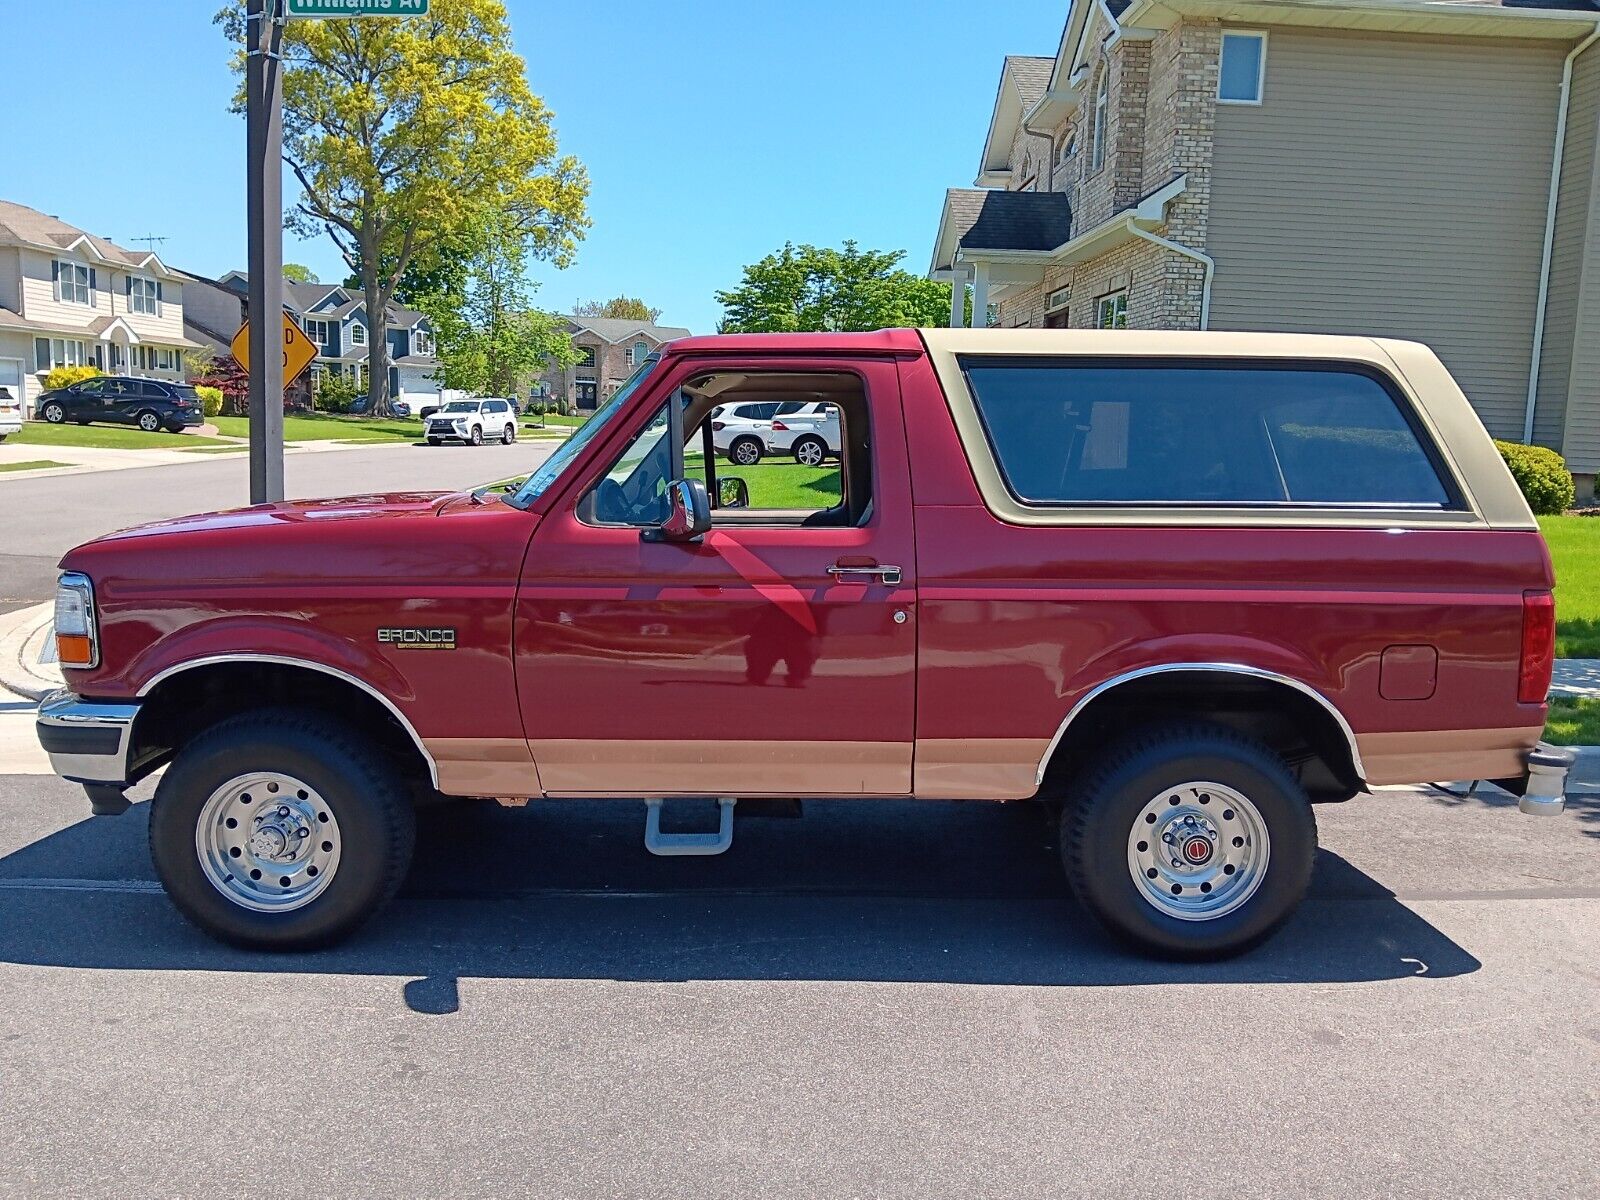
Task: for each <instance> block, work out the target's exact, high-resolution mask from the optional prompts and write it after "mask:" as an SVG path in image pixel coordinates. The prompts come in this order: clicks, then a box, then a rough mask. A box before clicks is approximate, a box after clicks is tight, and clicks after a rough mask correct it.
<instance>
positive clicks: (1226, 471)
mask: <svg viewBox="0 0 1600 1200" xmlns="http://www.w3.org/2000/svg"><path fill="white" fill-rule="evenodd" d="M962 366H963V369H964V370H965V372H966V376H967V382H968V386H969V388H970V389H971V392H972V398H973V401H974V403H975V404H976V406H977V409H978V413H979V416H980V417H981V419H982V421H983V426H984V430H985V432H986V434H987V435H988V438H989V443H990V445H991V446H992V447H993V449H994V453H995V457H996V459H997V461H998V464H999V467H1000V471H1001V474H1002V475H1003V476H1004V478H1005V481H1006V486H1007V487H1008V488H1009V489H1010V491H1011V493H1012V494H1013V495H1014V496H1016V497H1017V499H1018V500H1021V501H1022V502H1023V503H1025V504H1038V505H1084V504H1120V505H1134V504H1137V505H1149V504H1155V505H1159V504H1191V505H1258V504H1277V505H1283V504H1291V505H1324V506H1325V505H1360V506H1366V507H1380V508H1413V507H1422V508H1445V507H1449V506H1450V504H1451V502H1452V497H1451V495H1450V492H1449V491H1448V490H1447V488H1446V487H1445V484H1444V483H1443V481H1442V478H1441V475H1440V472H1439V470H1438V468H1437V465H1436V463H1435V460H1434V458H1433V457H1432V456H1431V455H1430V453H1429V451H1428V449H1427V448H1426V447H1425V445H1424V443H1423V441H1422V437H1421V435H1420V432H1419V431H1418V429H1416V428H1415V427H1414V426H1413V424H1412V422H1411V421H1410V420H1409V419H1408V416H1407V410H1406V409H1404V408H1402V407H1401V404H1402V401H1401V400H1400V399H1399V398H1398V397H1397V396H1395V395H1394V394H1393V393H1392V392H1391V391H1390V390H1389V388H1387V387H1386V386H1385V385H1384V384H1383V383H1382V382H1380V381H1379V380H1378V379H1376V378H1374V377H1373V376H1372V375H1369V374H1367V373H1365V372H1363V371H1360V370H1356V369H1351V368H1347V367H1341V366H1337V365H1330V366H1310V365H1307V366H1304V367H1295V368H1283V367H1278V366H1275V365H1260V366H1243V365H1209V364H1198V363H1192V362H1187V363H1159V364H1154V363H1131V362H1127V361H1126V360H1124V361H1122V362H1113V361H1106V360H1094V359H1074V360H1071V361H1063V360H1059V359H1058V360H1053V361H1050V360H1045V361H1041V360H1038V359H1032V360H1023V359H1018V360H1012V361H1009V362H1005V361H997V360H995V359H991V358H985V359H969V360H966V361H964V362H963V364H962Z"/></svg>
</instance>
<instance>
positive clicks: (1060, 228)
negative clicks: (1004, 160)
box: [932, 188, 1072, 271]
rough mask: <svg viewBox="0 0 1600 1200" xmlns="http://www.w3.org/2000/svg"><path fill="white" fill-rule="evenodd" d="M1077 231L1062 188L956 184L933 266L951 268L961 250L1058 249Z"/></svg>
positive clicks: (946, 199)
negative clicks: (1033, 189) (1031, 189)
mask: <svg viewBox="0 0 1600 1200" xmlns="http://www.w3.org/2000/svg"><path fill="white" fill-rule="evenodd" d="M1071 234H1072V205H1071V203H1070V202H1069V201H1068V199H1067V197H1066V196H1065V195H1064V194H1062V193H1061V192H1008V191H1003V190H1001V189H999V188H951V189H950V190H949V191H947V192H946V193H945V197H944V213H943V215H942V216H941V218H940V220H939V237H938V241H937V243H936V245H935V246H934V252H933V268H932V269H933V270H934V271H946V270H949V269H950V266H951V264H952V261H953V259H954V258H955V255H956V252H957V251H958V250H1000V251H1015V250H1054V249H1055V248H1056V247H1057V246H1059V245H1061V244H1062V243H1063V242H1065V241H1066V240H1067V239H1068V238H1069V237H1070V236H1071Z"/></svg>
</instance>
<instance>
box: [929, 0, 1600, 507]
mask: <svg viewBox="0 0 1600 1200" xmlns="http://www.w3.org/2000/svg"><path fill="white" fill-rule="evenodd" d="M1597 31H1600V6H1597V5H1596V3H1594V2H1593V0H1508V2H1497V0H1454V2H1441V0H1340V2H1339V3H1338V4H1329V3H1326V2H1324V0H1131V2H1130V0H1072V3H1071V8H1070V10H1069V12H1068V14H1067V22H1066V28H1065V31H1064V32H1063V34H1062V38H1061V44H1060V47H1059V49H1058V51H1057V53H1056V55H1055V56H1054V57H1053V58H1046V57H1041V58H1024V57H1013V58H1008V59H1007V60H1006V61H1005V64H1004V67H1003V69H1002V72H1001V78H1000V87H999V93H998V95H997V97H996V100H995V106H994V111H993V115H992V118H991V121H990V125H989V132H988V137H987V139H986V141H985V143H984V147H983V158H982V162H981V164H980V168H979V173H978V176H977V179H976V183H977V185H978V186H977V187H976V188H972V189H953V190H951V191H950V192H949V193H948V194H947V196H946V199H945V204H944V211H943V214H942V217H941V219H940V223H939V231H938V236H937V242H936V246H935V250H934V257H933V264H932V275H933V276H934V277H935V278H939V279H946V280H950V281H951V282H952V285H953V286H952V297H953V300H955V299H956V298H957V297H958V296H959V295H960V294H961V293H963V292H965V290H966V289H967V288H968V287H970V288H971V289H972V292H973V298H974V301H975V303H974V306H973V311H974V313H981V314H985V315H986V316H987V319H988V320H989V321H991V322H992V323H996V324H999V325H1003V326H1059V327H1070V328H1085V327H1092V326H1105V327H1123V326H1126V327H1128V328H1145V329H1208V328H1209V329H1249V330H1280V331H1291V332H1293V331H1299V332H1324V333H1364V334H1387V335H1390V336H1397V337H1406V338H1415V339H1418V340H1420V341H1424V342H1427V343H1428V344H1429V345H1431V346H1433V347H1434V349H1435V350H1437V351H1438V353H1439V354H1440V356H1441V357H1442V358H1443V359H1444V361H1445V362H1446V363H1447V364H1448V365H1449V366H1450V368H1451V370H1452V371H1453V372H1454V373H1455V375H1456V377H1457V379H1459V380H1460V382H1461V384H1462V386H1463V388H1464V389H1465V390H1466V392H1467V394H1468V396H1469V397H1470V399H1471V400H1472V403H1473V406H1474V408H1476V409H1477V411H1478V413H1479V415H1480V416H1481V417H1482V418H1483V420H1484V423H1485V424H1486V425H1487V426H1488V427H1489V429H1490V431H1491V432H1492V433H1493V434H1494V435H1495V436H1496V437H1501V438H1509V439H1513V440H1532V441H1536V442H1539V443H1542V444H1544V445H1548V446H1552V447H1554V448H1556V449H1558V450H1560V451H1561V452H1562V453H1564V454H1565V455H1566V456H1567V460H1568V463H1569V465H1570V466H1571V467H1572V469H1573V471H1574V472H1575V473H1576V474H1578V475H1579V477H1580V485H1581V486H1584V487H1588V488H1592V487H1593V477H1594V474H1595V472H1596V471H1597V470H1600V155H1596V153H1595V148H1596V141H1597V134H1600V37H1597ZM961 319H962V309H961V306H960V305H959V304H958V303H953V306H952V324H959V323H960V322H961Z"/></svg>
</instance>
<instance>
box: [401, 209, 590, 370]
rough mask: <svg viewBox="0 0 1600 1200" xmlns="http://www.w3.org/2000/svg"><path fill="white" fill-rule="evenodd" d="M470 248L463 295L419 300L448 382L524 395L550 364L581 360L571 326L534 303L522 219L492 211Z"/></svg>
mask: <svg viewBox="0 0 1600 1200" xmlns="http://www.w3.org/2000/svg"><path fill="white" fill-rule="evenodd" d="M463 248H464V249H465V251H466V256H465V257H464V258H463V259H462V262H463V265H464V268H465V270H464V275H463V280H462V286H461V290H460V292H459V294H457V293H448V292H441V293H438V294H436V295H435V296H433V297H425V298H423V299H421V300H420V301H419V304H420V306H421V308H422V310H423V311H424V312H426V313H427V314H428V315H429V317H430V318H431V319H432V323H433V332H434V343H435V345H434V353H435V354H436V355H437V357H438V359H439V365H440V370H439V382H440V383H442V384H443V385H444V386H445V387H447V388H452V389H459V390H461V391H466V392H472V393H475V394H477V395H480V396H517V395H520V394H521V393H522V392H523V390H524V389H525V388H526V387H527V385H528V384H529V383H531V382H532V380H533V378H534V376H535V375H537V374H538V373H539V371H540V370H541V369H542V368H543V367H544V366H545V365H546V364H547V363H550V362H555V363H558V364H560V365H562V366H565V365H567V364H568V363H573V362H576V361H577V360H578V357H579V355H578V350H577V347H575V346H574V345H573V344H572V338H571V336H570V335H569V334H568V333H567V329H566V322H565V321H564V320H562V318H561V317H559V316H557V315H555V314H554V313H548V312H541V311H539V310H537V309H535V308H534V307H533V306H532V303H531V297H532V291H533V288H532V285H530V284H529V282H528V277H527V264H528V254H529V247H528V239H527V237H526V235H525V234H524V233H523V231H522V230H521V228H520V227H519V226H518V224H517V223H516V222H515V221H514V220H510V219H507V218H506V217H505V215H504V214H488V215H487V216H485V217H484V218H483V219H482V220H480V221H478V222H476V223H475V225H474V227H473V229H472V231H471V236H470V237H469V238H468V239H467V240H466V241H465V242H464V243H463Z"/></svg>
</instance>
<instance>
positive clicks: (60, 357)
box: [33, 338, 89, 371]
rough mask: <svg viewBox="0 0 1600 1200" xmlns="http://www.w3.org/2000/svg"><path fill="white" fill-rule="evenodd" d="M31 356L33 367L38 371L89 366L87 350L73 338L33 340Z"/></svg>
mask: <svg viewBox="0 0 1600 1200" xmlns="http://www.w3.org/2000/svg"><path fill="white" fill-rule="evenodd" d="M33 356H34V366H35V368H36V369H38V370H40V371H51V370H54V369H55V368H56V367H84V366H88V365H89V352H88V350H87V349H86V348H85V347H84V344H83V343H82V342H80V341H77V340H76V339H74V338H34V339H33Z"/></svg>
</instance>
